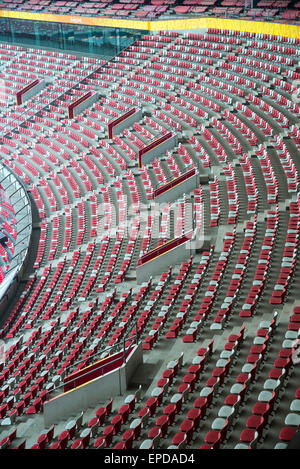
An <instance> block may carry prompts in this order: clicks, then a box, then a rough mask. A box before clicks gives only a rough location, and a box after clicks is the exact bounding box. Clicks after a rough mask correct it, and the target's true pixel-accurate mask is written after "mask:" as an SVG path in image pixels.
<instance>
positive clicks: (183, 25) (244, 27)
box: [0, 10, 300, 39]
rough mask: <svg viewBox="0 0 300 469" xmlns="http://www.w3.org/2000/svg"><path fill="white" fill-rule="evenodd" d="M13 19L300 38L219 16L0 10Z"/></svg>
mask: <svg viewBox="0 0 300 469" xmlns="http://www.w3.org/2000/svg"><path fill="white" fill-rule="evenodd" d="M1 17H2V18H15V19H23V20H31V21H51V22H55V23H68V24H82V25H90V26H106V27H112V28H128V29H139V30H145V31H160V30H167V31H172V30H180V29H181V30H184V29H203V28H217V29H228V30H231V31H245V32H249V33H260V34H272V35H277V36H283V37H291V38H296V39H299V38H300V26H295V25H289V24H280V23H266V22H263V21H246V20H231V19H222V18H186V19H181V20H168V21H152V22H150V21H139V20H125V19H114V18H94V17H87V16H72V15H52V14H44V13H33V12H22V11H5V10H0V18H1Z"/></svg>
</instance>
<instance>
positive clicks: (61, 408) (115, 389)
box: [43, 343, 143, 428]
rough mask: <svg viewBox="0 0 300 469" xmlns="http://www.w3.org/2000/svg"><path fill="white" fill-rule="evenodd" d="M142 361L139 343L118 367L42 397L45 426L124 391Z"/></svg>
mask: <svg viewBox="0 0 300 469" xmlns="http://www.w3.org/2000/svg"><path fill="white" fill-rule="evenodd" d="M142 363H143V350H142V344H141V343H140V344H138V345H137V346H135V348H134V349H133V351H132V352H131V354H130V355H129V357H128V359H127V362H126V363H125V364H124V365H122V366H121V367H120V368H117V369H116V370H113V371H111V372H109V373H107V374H106V375H104V376H100V377H99V378H96V379H94V380H92V381H89V382H88V383H86V384H83V385H82V386H79V387H78V388H75V389H72V390H71V391H68V392H66V393H63V394H60V395H59V396H57V397H54V398H53V399H50V400H49V401H46V402H45V403H44V408H43V411H44V424H45V428H48V427H49V426H50V425H52V424H55V423H58V422H60V421H61V420H64V419H68V418H69V417H71V416H73V415H75V414H77V413H78V412H79V411H82V410H83V411H84V410H86V409H88V408H89V407H93V406H96V405H97V404H99V403H100V402H103V401H105V400H107V399H109V398H110V397H114V396H118V395H122V394H124V393H125V392H126V389H127V386H128V383H129V381H130V378H131V376H132V375H133V373H134V372H135V370H136V368H137V367H138V366H139V365H141V364H142Z"/></svg>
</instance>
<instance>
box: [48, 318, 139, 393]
mask: <svg viewBox="0 0 300 469" xmlns="http://www.w3.org/2000/svg"><path fill="white" fill-rule="evenodd" d="M135 330H136V334H135V335H134V336H132V337H130V338H129V337H128V335H129V331H128V333H127V334H126V335H125V336H124V337H123V355H122V356H121V357H119V358H117V359H115V360H113V361H111V362H110V363H109V364H111V363H115V362H116V361H119V360H120V358H123V360H124V363H126V352H127V351H128V350H129V349H130V347H132V345H133V344H134V343H135V344H136V345H137V344H138V328H137V323H136V324H135ZM131 331H132V330H131ZM130 339H132V341H134V342H133V343H131V344H130V346H128V347H127V348H126V346H125V342H126V340H130ZM120 345H121V346H122V344H121V343H120V342H118V343H117V344H115V345H112V346H109V347H107V348H105V349H102V350H101V351H100V352H97V353H95V354H94V355H91V356H90V357H88V358H83V359H82V360H79V361H78V362H75V363H73V365H70V366H69V367H67V368H65V370H66V371H67V370H68V369H70V368H71V367H73V366H74V365H75V366H76V365H78V364H80V363H82V362H85V361H87V360H91V359H96V358H97V357H99V356H100V355H101V354H102V353H104V352H106V351H108V350H109V351H111V350H112V349H115V348H117V347H120ZM106 366H108V364H104V365H99V367H96V368H94V369H93V370H92V371H88V372H87V373H84V374H83V375H81V376H80V378H82V377H85V376H88V375H89V374H91V373H92V372H94V371H97V370H101V369H102V374H101V376H103V374H104V373H103V369H104V368H105V367H106ZM77 371H80V370H77ZM75 372H76V370H75V371H74V372H73V373H75ZM71 374H72V373H71ZM71 374H70V375H69V376H71ZM66 385H68V383H63V384H60V385H59V386H55V387H54V389H50V390H49V391H48V392H47V396H48V394H50V393H52V392H54V391H57V390H59V389H62V388H64V387H65V386H66Z"/></svg>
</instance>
